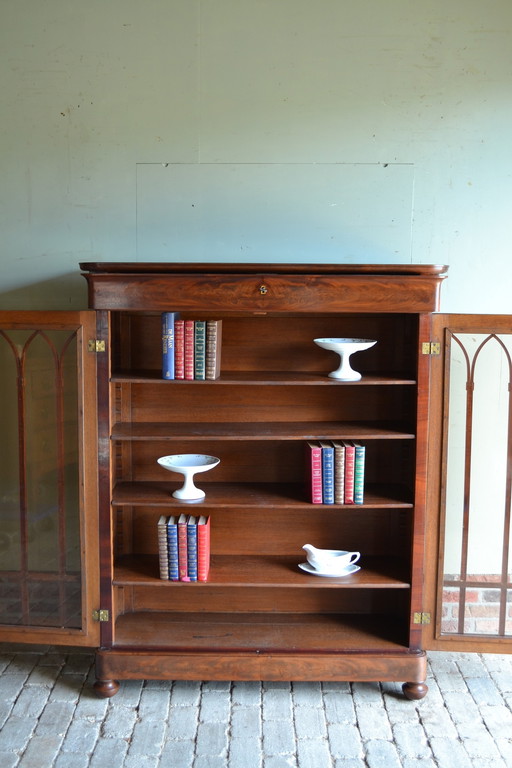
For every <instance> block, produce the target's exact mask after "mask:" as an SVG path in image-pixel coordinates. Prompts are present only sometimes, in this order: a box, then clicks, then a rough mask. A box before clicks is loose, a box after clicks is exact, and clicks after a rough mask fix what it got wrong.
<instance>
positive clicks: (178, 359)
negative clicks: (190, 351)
mask: <svg viewBox="0 0 512 768" xmlns="http://www.w3.org/2000/svg"><path fill="white" fill-rule="evenodd" d="M174 378H175V379H184V378H185V321H184V320H175V321H174Z"/></svg>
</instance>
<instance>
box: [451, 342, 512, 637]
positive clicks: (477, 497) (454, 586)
mask: <svg viewBox="0 0 512 768" xmlns="http://www.w3.org/2000/svg"><path fill="white" fill-rule="evenodd" d="M511 352H512V338H511V337H510V336H506V335H500V336H499V337H498V336H495V335H494V334H489V335H488V334H452V335H451V345H450V359H449V363H448V364H449V384H450V386H449V400H448V402H449V419H448V435H447V444H446V461H447V467H446V496H445V530H444V563H443V571H444V584H443V613H442V621H441V631H442V632H443V633H445V634H477V635H498V636H499V635H505V634H511V632H510V622H509V623H508V624H507V621H506V618H507V617H506V591H507V586H509V585H510V570H511V568H510V567H509V564H508V562H507V559H508V557H507V553H508V552H509V549H510V547H509V542H510V538H511V510H510V495H511V489H510V483H511V471H510V470H511V467H510V462H511V456H510V454H511V451H510V450H509V445H511V440H512V434H511V426H510V423H509V421H510V417H509V414H510V407H511V404H510V397H511V393H510V381H511Z"/></svg>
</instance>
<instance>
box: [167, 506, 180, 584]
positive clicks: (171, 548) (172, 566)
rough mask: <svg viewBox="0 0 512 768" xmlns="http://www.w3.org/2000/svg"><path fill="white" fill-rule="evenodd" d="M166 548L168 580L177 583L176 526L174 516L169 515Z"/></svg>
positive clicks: (178, 576) (178, 575)
mask: <svg viewBox="0 0 512 768" xmlns="http://www.w3.org/2000/svg"><path fill="white" fill-rule="evenodd" d="M167 548H168V552H169V578H170V579H171V581H179V578H180V573H179V568H178V526H177V524H176V517H175V515H171V517H170V518H169V521H168V523H167Z"/></svg>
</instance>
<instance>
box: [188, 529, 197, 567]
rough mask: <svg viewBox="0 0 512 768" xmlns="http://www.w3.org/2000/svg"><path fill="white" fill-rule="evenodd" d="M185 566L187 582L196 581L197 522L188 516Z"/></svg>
mask: <svg viewBox="0 0 512 768" xmlns="http://www.w3.org/2000/svg"><path fill="white" fill-rule="evenodd" d="M187 565H188V578H189V581H197V520H196V518H195V517H194V515H189V518H188V521H187Z"/></svg>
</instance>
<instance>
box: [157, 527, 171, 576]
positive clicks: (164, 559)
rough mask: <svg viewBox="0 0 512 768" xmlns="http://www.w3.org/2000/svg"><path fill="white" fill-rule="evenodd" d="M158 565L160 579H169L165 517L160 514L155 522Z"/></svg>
mask: <svg viewBox="0 0 512 768" xmlns="http://www.w3.org/2000/svg"><path fill="white" fill-rule="evenodd" d="M157 533H158V566H159V570H160V578H161V579H165V580H167V579H169V556H168V547H167V517H166V516H165V515H161V516H160V518H159V520H158V523H157Z"/></svg>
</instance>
